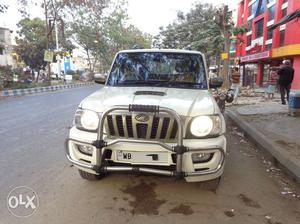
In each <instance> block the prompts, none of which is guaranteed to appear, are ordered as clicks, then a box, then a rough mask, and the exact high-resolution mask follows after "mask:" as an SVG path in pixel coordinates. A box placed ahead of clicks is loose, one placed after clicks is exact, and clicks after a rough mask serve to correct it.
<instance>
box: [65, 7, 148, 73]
mask: <svg viewBox="0 0 300 224" xmlns="http://www.w3.org/2000/svg"><path fill="white" fill-rule="evenodd" d="M84 6H85V7H80V8H78V9H77V10H75V11H77V13H76V17H74V20H73V21H72V22H71V24H70V30H69V32H70V33H72V34H73V36H72V37H73V40H75V42H76V43H77V44H78V45H80V46H81V47H82V48H83V49H84V50H85V52H86V55H87V58H88V61H89V65H90V70H91V71H94V70H95V69H98V70H102V71H105V70H107V69H108V68H109V66H110V64H111V62H112V60H113V57H114V55H115V54H116V53H117V52H118V51H120V50H123V49H128V48H132V47H133V46H134V45H138V46H141V47H143V48H150V46H151V39H152V37H151V36H149V35H147V34H144V33H142V32H141V31H140V30H139V29H137V28H136V27H135V26H133V25H130V24H128V15H127V12H126V10H125V9H124V8H123V7H121V6H120V5H117V6H114V9H113V10H112V11H111V12H110V13H108V16H104V15H103V14H100V13H99V11H96V12H95V10H94V9H93V10H91V9H89V5H88V4H86V5H84ZM107 6H108V5H107V1H103V7H102V8H101V6H100V4H99V5H98V6H97V7H99V8H101V10H102V12H103V10H104V9H105V7H107ZM75 11H74V10H73V13H75Z"/></svg>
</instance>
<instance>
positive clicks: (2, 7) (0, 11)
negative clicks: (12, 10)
mask: <svg viewBox="0 0 300 224" xmlns="http://www.w3.org/2000/svg"><path fill="white" fill-rule="evenodd" d="M7 8H8V6H7V5H4V4H0V13H3V12H5V11H6V9H7Z"/></svg>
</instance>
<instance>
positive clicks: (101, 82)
mask: <svg viewBox="0 0 300 224" xmlns="http://www.w3.org/2000/svg"><path fill="white" fill-rule="evenodd" d="M94 81H95V83H97V84H102V85H104V84H105V82H106V81H105V80H94Z"/></svg>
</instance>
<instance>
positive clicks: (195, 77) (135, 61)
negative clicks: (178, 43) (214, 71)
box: [108, 52, 207, 89]
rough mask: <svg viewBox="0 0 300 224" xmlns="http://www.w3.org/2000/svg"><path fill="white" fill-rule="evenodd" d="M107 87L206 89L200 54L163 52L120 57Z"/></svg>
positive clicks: (123, 54) (125, 54)
mask: <svg viewBox="0 0 300 224" xmlns="http://www.w3.org/2000/svg"><path fill="white" fill-rule="evenodd" d="M108 85H109V86H160V87H174V88H197V89H207V81H206V75H205V67H204V63H203V60H202V56H201V55H200V54H186V53H164V52H142V53H119V54H118V55H117V57H116V59H115V62H114V65H113V67H112V70H111V73H110V75H109V78H108Z"/></svg>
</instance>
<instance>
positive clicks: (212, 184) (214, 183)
mask: <svg viewBox="0 0 300 224" xmlns="http://www.w3.org/2000/svg"><path fill="white" fill-rule="evenodd" d="M220 180H221V177H218V178H216V179H212V180H207V181H203V182H200V183H199V184H200V188H201V189H202V190H207V191H216V190H217V189H218V187H219V184H220Z"/></svg>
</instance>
